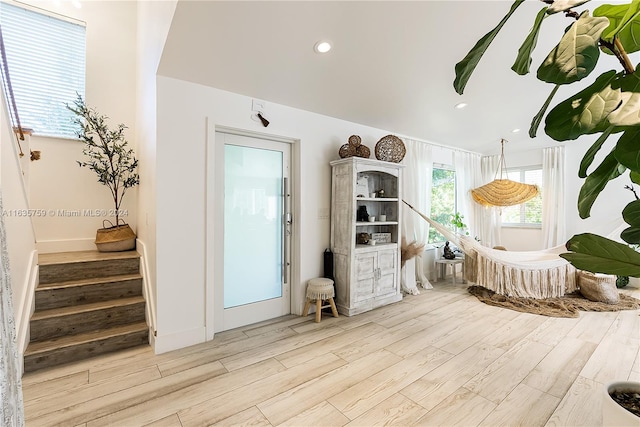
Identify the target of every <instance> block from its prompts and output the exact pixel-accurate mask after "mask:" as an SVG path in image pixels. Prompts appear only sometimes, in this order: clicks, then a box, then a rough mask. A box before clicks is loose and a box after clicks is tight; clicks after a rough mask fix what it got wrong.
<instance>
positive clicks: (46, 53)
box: [0, 2, 85, 138]
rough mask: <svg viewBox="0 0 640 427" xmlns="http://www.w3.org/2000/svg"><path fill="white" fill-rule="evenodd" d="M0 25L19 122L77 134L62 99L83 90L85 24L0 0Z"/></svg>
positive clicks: (44, 132) (49, 132)
mask: <svg viewBox="0 0 640 427" xmlns="http://www.w3.org/2000/svg"><path fill="white" fill-rule="evenodd" d="M0 25H1V30H2V36H3V40H4V45H5V52H6V61H7V64H6V65H7V68H8V70H9V76H10V79H11V85H12V88H13V93H14V96H15V101H16V105H17V109H18V115H19V117H20V123H21V125H22V126H23V127H25V128H29V129H32V130H33V134H34V135H40V136H51V137H58V138H77V134H76V131H77V125H74V123H73V120H72V119H73V117H74V115H73V113H72V112H71V111H69V110H67V108H66V105H67V104H70V105H71V104H73V101H74V100H75V99H76V98H77V95H78V94H80V95H82V96H83V97H84V94H85V26H84V24H82V23H79V22H71V21H70V20H66V19H60V18H57V17H54V16H52V15H48V14H46V13H40V12H37V11H35V10H32V9H30V8H25V7H20V6H17V5H14V4H9V3H6V2H0ZM3 68H4V67H3ZM3 72H4V71H3Z"/></svg>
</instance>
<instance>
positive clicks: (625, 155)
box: [615, 126, 640, 172]
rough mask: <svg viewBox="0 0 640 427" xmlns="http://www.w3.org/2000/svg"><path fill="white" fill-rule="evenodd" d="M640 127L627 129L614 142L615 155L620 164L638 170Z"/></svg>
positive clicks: (639, 165) (639, 162)
mask: <svg viewBox="0 0 640 427" xmlns="http://www.w3.org/2000/svg"><path fill="white" fill-rule="evenodd" d="M639 141H640V127H638V126H636V127H632V128H629V129H627V130H626V131H625V132H624V133H623V134H622V136H621V137H620V139H619V140H618V143H617V144H616V150H615V156H616V159H617V160H618V162H619V163H620V164H621V165H624V166H626V167H628V168H629V169H631V170H632V171H634V172H640V144H639V143H638V142H639Z"/></svg>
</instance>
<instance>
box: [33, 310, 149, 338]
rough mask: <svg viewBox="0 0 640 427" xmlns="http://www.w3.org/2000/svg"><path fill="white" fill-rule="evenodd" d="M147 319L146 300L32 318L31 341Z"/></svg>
mask: <svg viewBox="0 0 640 427" xmlns="http://www.w3.org/2000/svg"><path fill="white" fill-rule="evenodd" d="M144 320H145V304H144V301H142V302H140V303H137V304H130V305H126V306H117V307H110V308H106V309H102V310H95V311H90V312H82V313H75V314H70V315H64V316H57V317H52V318H48V319H39V320H38V319H36V320H33V319H32V320H31V342H37V341H43V340H49V339H53V338H57V337H62V336H66V335H76V334H80V333H84V332H90V331H94V330H98V329H105V328H110V327H113V326H120V325H126V324H129V323H135V322H139V321H144Z"/></svg>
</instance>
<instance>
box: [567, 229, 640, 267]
mask: <svg viewBox="0 0 640 427" xmlns="http://www.w3.org/2000/svg"><path fill="white" fill-rule="evenodd" d="M567 249H568V250H570V251H571V253H564V254H560V256H561V257H562V258H564V259H566V260H567V261H569V262H570V263H571V264H573V266H574V267H576V268H578V269H580V270H586V271H591V272H593V273H604V274H613V275H617V276H632V277H640V253H638V252H636V251H634V250H633V249H631V248H630V247H629V246H627V245H625V244H623V243H618V242H614V241H613V240H610V239H607V238H605V237H602V236H598V235H596V234H591V233H584V234H578V235H576V236H573V237H572V238H571V239H569V241H568V242H567Z"/></svg>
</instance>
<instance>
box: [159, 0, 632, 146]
mask: <svg viewBox="0 0 640 427" xmlns="http://www.w3.org/2000/svg"><path fill="white" fill-rule="evenodd" d="M511 3H512V2H511V1H496V0H494V1H484V0H473V1H408V2H403V1H373V2H369V1H353V2H342V1H320V2H310V1H296V2H291V1H288V2H287V1H285V2H270V1H257V2H245V1H228V2H225V1H205V0H201V1H194V0H180V1H179V2H178V6H177V8H176V12H175V15H174V20H173V22H172V26H171V30H170V33H169V36H168V39H167V43H166V46H165V50H164V52H163V57H162V61H161V64H160V68H159V73H160V74H162V75H165V76H170V77H175V78H179V79H183V80H187V81H191V82H196V83H200V84H203V85H207V86H212V87H216V88H219V89H223V90H227V91H231V92H235V93H239V94H243V95H247V96H250V97H254V98H258V99H263V100H267V101H269V102H275V103H279V104H284V105H288V106H291V107H295V108H299V109H302V110H307V111H312V112H316V113H319V114H323V115H327V116H332V117H337V118H340V119H344V120H348V121H352V122H356V123H361V124H365V125H368V126H372V127H376V128H380V129H384V130H387V131H390V132H393V133H396V134H398V135H403V136H409V137H414V138H417V139H421V140H425V141H430V142H435V143H439V144H444V145H449V146H454V147H459V148H464V149H467V150H471V151H476V152H480V153H484V154H489V153H495V152H498V151H499V148H500V144H499V141H500V138H506V139H507V140H509V141H510V144H509V146H508V147H509V150H512V151H516V150H518V151H519V150H527V149H533V148H536V147H544V146H549V145H553V144H557V143H556V142H554V141H552V140H551V139H549V138H548V137H547V136H546V135H545V134H544V131H543V130H542V129H541V130H540V131H539V132H538V136H537V137H536V138H535V139H530V138H529V136H528V129H529V124H530V122H531V118H532V117H533V116H534V115H535V114H536V112H537V111H538V109H539V108H540V106H541V105H542V103H543V102H544V100H545V99H546V97H547V95H548V93H549V92H550V91H551V89H552V86H551V85H549V84H546V83H542V82H540V81H538V80H537V79H536V78H535V70H536V69H537V67H538V65H539V64H540V62H541V61H542V60H543V59H544V57H545V56H546V55H547V53H548V52H549V51H550V50H551V49H552V48H553V47H554V46H555V44H556V43H557V42H558V40H559V39H560V37H561V35H562V33H563V31H564V28H565V27H566V26H567V25H569V24H570V22H571V20H570V19H569V18H566V17H564V16H563V15H561V14H557V15H554V16H550V17H548V18H547V19H546V20H545V21H544V23H543V33H542V34H543V36H541V37H540V39H539V40H538V47H537V49H536V51H535V52H534V58H533V64H532V70H533V71H532V73H531V74H529V75H527V76H525V77H521V76H518V75H516V74H515V73H514V72H513V71H511V70H510V67H511V65H512V64H513V61H514V59H515V57H516V54H517V51H518V48H519V46H520V44H521V43H522V41H523V40H524V38H525V37H526V35H527V33H528V32H529V29H530V28H531V25H532V24H533V20H534V18H535V15H536V13H537V12H538V10H540V9H541V8H542V7H543V6H544V5H543V3H542V2H541V1H538V0H527V1H526V2H525V3H524V4H523V5H522V6H520V8H519V9H518V10H517V11H516V13H515V15H514V16H513V17H512V18H511V20H510V21H509V22H508V23H507V25H505V27H504V28H503V29H502V32H501V33H500V34H499V35H498V37H497V38H496V40H495V41H494V44H493V45H492V46H491V47H490V48H489V51H488V52H487V53H486V55H485V57H484V58H483V60H482V61H481V62H480V65H479V67H478V69H477V70H476V72H475V74H474V75H473V76H472V77H471V80H470V82H469V84H468V85H467V88H466V90H465V93H464V95H462V96H461V95H458V94H457V93H456V92H455V90H454V89H453V79H454V77H455V74H454V66H455V64H456V63H457V62H458V61H459V60H461V59H462V58H463V57H464V56H465V54H466V53H467V52H468V51H469V49H470V48H471V47H472V46H473V45H474V44H475V42H476V41H477V40H478V39H479V38H480V37H482V36H483V35H484V34H485V33H487V32H488V31H489V30H490V29H491V28H493V27H494V26H495V25H496V24H497V23H498V22H499V21H500V19H501V18H502V17H503V16H504V14H505V13H506V12H507V11H508V10H509V8H510V6H511ZM598 4H600V3H596V2H589V3H587V4H585V5H584V6H582V7H580V8H578V9H577V10H583V9H585V8H588V9H590V10H593V9H595V7H596V6H597V5H598ZM321 39H328V40H330V41H331V42H332V44H333V49H332V50H331V51H330V52H329V53H328V54H325V55H319V54H316V53H315V52H314V51H313V46H314V44H315V43H316V42H317V41H319V40H321ZM606 59H607V63H606V64H607V66H606V68H602V70H604V69H611V68H616V69H619V66H618V65H617V62H616V61H615V60H614V59H613V58H610V57H607V58H606ZM596 71H598V70H596ZM597 75H599V72H598V73H596V72H594V73H592V75H591V76H589V77H588V78H587V79H585V80H587V81H585V82H584V84H582V86H584V85H586V84H588V83H591V82H592V81H593V79H594V78H595V76H597ZM572 86H573V89H571V90H569V88H567V90H564V91H563V90H561V91H559V93H558V95H557V96H556V100H557V101H561V100H562V99H564V98H566V97H567V96H568V95H569V94H572V93H574V92H575V91H576V86H575V85H572ZM462 101H464V102H467V103H468V104H469V106H468V107H467V108H465V109H462V110H458V109H455V108H454V105H455V104H457V103H459V102H462ZM514 128H520V129H521V131H520V132H519V133H512V132H511V131H512V129H514Z"/></svg>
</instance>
